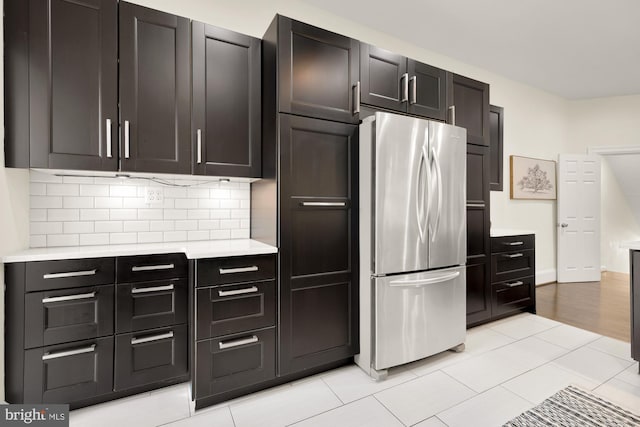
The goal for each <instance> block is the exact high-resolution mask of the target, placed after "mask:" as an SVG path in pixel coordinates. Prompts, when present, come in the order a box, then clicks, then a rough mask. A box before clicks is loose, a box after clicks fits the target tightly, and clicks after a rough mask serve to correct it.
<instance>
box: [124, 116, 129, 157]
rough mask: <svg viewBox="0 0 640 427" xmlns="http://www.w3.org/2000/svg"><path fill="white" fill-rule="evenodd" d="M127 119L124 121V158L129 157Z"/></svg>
mask: <svg viewBox="0 0 640 427" xmlns="http://www.w3.org/2000/svg"><path fill="white" fill-rule="evenodd" d="M129 138H130V136H129V120H125V121H124V158H125V159H128V158H129V144H130V141H129Z"/></svg>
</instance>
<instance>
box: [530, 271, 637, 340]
mask: <svg viewBox="0 0 640 427" xmlns="http://www.w3.org/2000/svg"><path fill="white" fill-rule="evenodd" d="M629 283H630V281H629V275H628V274H623V273H613V272H604V273H602V280H601V281H600V282H588V283H551V284H548V285H542V286H538V287H537V288H536V310H537V314H538V315H540V316H543V317H547V318H549V319H553V320H557V321H558V322H562V323H566V324H568V325H572V326H576V327H578V328H582V329H587V330H589V331H593V332H597V333H599V334H601V335H606V336H609V337H612V338H616V339H619V340H623V341H627V342H629V341H630V339H631V338H630V337H631V320H630V319H631V307H630V300H631V294H630V285H629Z"/></svg>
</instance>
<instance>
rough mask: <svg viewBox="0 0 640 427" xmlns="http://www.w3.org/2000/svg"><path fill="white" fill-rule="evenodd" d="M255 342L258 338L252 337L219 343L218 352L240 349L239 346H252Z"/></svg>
mask: <svg viewBox="0 0 640 427" xmlns="http://www.w3.org/2000/svg"><path fill="white" fill-rule="evenodd" d="M256 342H258V337H257V336H255V335H253V336H251V337H248V338H240V339H237V340H232V341H220V342H219V343H218V346H219V347H220V350H224V349H226V348H233V347H240V346H241V345H247V344H253V343H256Z"/></svg>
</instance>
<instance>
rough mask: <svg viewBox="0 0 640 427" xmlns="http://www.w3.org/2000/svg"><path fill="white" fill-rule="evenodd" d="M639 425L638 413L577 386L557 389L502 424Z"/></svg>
mask: <svg viewBox="0 0 640 427" xmlns="http://www.w3.org/2000/svg"><path fill="white" fill-rule="evenodd" d="M542 426H554V427H555V426H563V427H565V426H566V427H569V426H571V427H573V426H575V427H590V426H606V427H609V426H615V427H617V426H620V427H632V426H633V427H638V426H640V416H638V415H635V414H632V413H631V412H629V411H626V410H624V409H622V408H620V407H619V406H616V405H614V404H613V403H611V402H607V401H606V400H604V399H602V398H600V397H597V396H594V395H592V394H590V393H587V392H586V391H583V390H581V389H579V388H577V387H574V386H569V387H567V388H565V389H564V390H560V391H559V392H557V393H556V394H554V395H553V396H551V397H550V398H548V399H547V400H545V401H544V402H542V403H541V404H540V405H538V406H536V407H535V408H533V409H530V410H528V411H527V412H524V413H523V414H521V415H520V416H518V417H516V418H514V419H513V420H511V421H509V422H508V423H506V424H505V425H504V426H503V427H542Z"/></svg>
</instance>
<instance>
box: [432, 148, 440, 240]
mask: <svg viewBox="0 0 640 427" xmlns="http://www.w3.org/2000/svg"><path fill="white" fill-rule="evenodd" d="M431 154H432V155H433V163H434V165H435V166H436V175H437V176H436V179H437V180H438V210H437V211H436V222H435V225H434V226H433V233H432V235H431V241H432V242H435V240H436V235H437V234H438V229H439V228H440V216H441V215H442V169H440V160H438V153H436V149H435V148H433V147H431Z"/></svg>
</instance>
